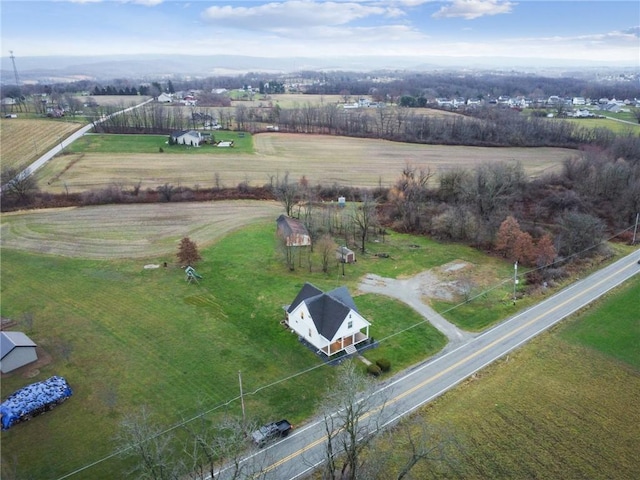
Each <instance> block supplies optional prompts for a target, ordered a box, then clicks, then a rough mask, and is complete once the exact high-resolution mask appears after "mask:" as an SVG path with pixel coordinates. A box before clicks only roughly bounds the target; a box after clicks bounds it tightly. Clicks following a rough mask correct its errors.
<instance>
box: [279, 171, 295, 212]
mask: <svg viewBox="0 0 640 480" xmlns="http://www.w3.org/2000/svg"><path fill="white" fill-rule="evenodd" d="M275 194H276V198H277V199H278V200H279V201H280V202H281V203H282V206H283V207H284V210H285V212H286V214H287V217H290V216H291V215H292V213H293V207H294V205H295V202H296V199H297V196H298V186H297V184H296V183H290V182H289V172H285V174H284V177H283V178H282V180H276V191H275Z"/></svg>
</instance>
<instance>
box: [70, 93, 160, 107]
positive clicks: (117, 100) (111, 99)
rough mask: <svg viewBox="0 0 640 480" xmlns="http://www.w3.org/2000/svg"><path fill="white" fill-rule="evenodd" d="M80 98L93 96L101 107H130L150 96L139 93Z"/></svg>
mask: <svg viewBox="0 0 640 480" xmlns="http://www.w3.org/2000/svg"><path fill="white" fill-rule="evenodd" d="M80 98H81V99H82V100H83V101H87V100H89V98H92V99H93V100H95V101H96V103H97V104H98V105H99V106H101V107H130V106H132V105H138V104H139V103H142V102H144V101H146V100H149V98H150V97H139V96H137V95H88V96H86V97H80Z"/></svg>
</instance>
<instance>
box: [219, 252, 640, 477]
mask: <svg viewBox="0 0 640 480" xmlns="http://www.w3.org/2000/svg"><path fill="white" fill-rule="evenodd" d="M639 261H640V251H636V252H634V253H632V254H630V255H628V256H626V257H624V258H622V259H620V260H618V261H616V262H615V263H613V264H611V265H609V266H607V267H605V268H603V269H602V270H599V271H597V272H595V273H593V274H591V275H589V276H588V277H585V278H583V279H581V280H579V281H577V282H575V283H573V284H572V285H571V286H569V287H567V288H565V289H563V290H562V291H560V292H558V293H556V294H554V295H552V296H549V298H547V299H545V300H544V301H542V302H540V303H539V304H537V305H535V306H533V307H530V308H528V309H526V310H523V311H521V312H519V313H518V314H516V315H514V316H513V317H511V318H509V319H507V320H505V321H503V322H501V323H500V324H498V325H496V326H495V327H493V328H491V329H489V330H487V331H485V332H483V333H482V334H480V335H477V336H475V337H470V338H467V339H466V340H465V341H464V342H463V343H461V344H460V345H459V346H457V347H455V348H454V349H452V350H449V351H445V353H443V354H441V355H438V356H436V357H434V358H431V359H429V360H427V361H425V362H424V363H422V364H419V365H416V366H414V367H413V368H411V369H408V370H407V371H405V372H403V373H402V374H399V375H398V376H396V377H394V378H393V379H391V380H389V381H386V382H384V383H381V385H380V388H379V389H378V390H377V391H376V393H375V394H374V395H373V396H371V397H369V398H368V399H367V401H368V402H370V405H371V410H370V412H371V415H368V416H367V418H366V419H364V418H363V419H362V422H365V424H366V422H374V421H375V423H372V424H371V428H384V427H387V426H389V425H392V424H393V423H395V422H397V421H398V420H399V419H400V418H401V417H403V416H405V415H408V414H410V413H411V412H413V411H415V410H416V409H417V408H419V407H420V406H422V405H424V404H425V403H428V402H430V401H432V400H433V399H435V398H437V397H438V396H440V395H442V394H443V393H445V392H446V391H447V390H450V389H451V388H453V387H455V386H456V385H457V384H459V383H460V382H462V381H464V380H465V379H466V378H469V377H470V376H471V375H473V374H474V373H475V372H477V371H479V370H481V369H482V368H484V367H486V366H487V365H489V364H491V363H493V362H495V361H496V360H498V359H499V358H501V357H503V356H505V355H507V354H508V353H509V352H511V351H513V350H514V349H517V348H518V347H520V346H522V345H523V344H525V343H527V342H528V341H529V340H531V339H532V338H534V337H535V336H537V335H539V334H540V333H542V332H544V331H545V330H547V329H549V328H550V327H552V326H553V325H555V324H557V323H558V322H560V321H562V320H563V319H565V318H566V317H568V316H569V315H571V314H573V313H575V312H576V311H578V310H580V309H581V308H583V307H584V306H585V305H587V304H589V303H590V302H593V301H594V300H596V299H597V298H599V297H600V296H602V295H604V294H605V293H606V292H608V291H609V290H611V289H612V288H615V287H616V286H618V285H620V284H621V283H623V282H624V281H626V280H627V279H629V278H631V277H632V276H633V275H636V274H638V273H640V264H638V262H639ZM639 303H640V300H639ZM325 440H326V432H325V425H324V422H323V421H322V420H321V419H314V420H312V421H310V422H309V423H308V424H306V425H304V426H303V427H302V428H298V429H296V430H294V431H293V433H292V434H290V435H289V436H288V437H287V438H285V439H283V440H281V441H279V442H277V443H274V444H272V445H270V446H268V447H266V448H264V449H262V450H256V451H254V452H252V453H251V454H250V455H248V456H247V457H246V458H244V459H243V460H242V463H241V464H242V465H243V467H244V468H245V469H246V472H249V471H252V472H258V471H259V472H261V473H260V474H259V478H264V479H265V480H293V479H300V478H304V477H306V476H307V475H308V474H309V473H310V472H311V471H313V470H314V469H315V468H317V467H318V466H319V465H321V464H322V462H323V455H324V445H325ZM231 474H232V471H231V470H228V471H224V470H223V471H222V472H220V477H219V478H221V479H224V478H231ZM217 478H218V477H217Z"/></svg>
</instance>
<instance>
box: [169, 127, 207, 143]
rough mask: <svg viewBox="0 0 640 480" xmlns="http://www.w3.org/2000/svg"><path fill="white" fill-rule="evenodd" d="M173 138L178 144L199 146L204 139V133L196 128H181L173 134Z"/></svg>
mask: <svg viewBox="0 0 640 480" xmlns="http://www.w3.org/2000/svg"><path fill="white" fill-rule="evenodd" d="M171 140H172V141H173V143H175V144H177V145H191V146H192V147H199V146H200V142H201V141H202V134H201V133H200V132H198V131H196V130H180V131H178V132H173V133H172V134H171Z"/></svg>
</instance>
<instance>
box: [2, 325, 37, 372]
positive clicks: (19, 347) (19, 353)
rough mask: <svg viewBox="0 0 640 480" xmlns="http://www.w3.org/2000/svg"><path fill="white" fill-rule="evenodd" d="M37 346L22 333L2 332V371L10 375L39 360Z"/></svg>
mask: <svg viewBox="0 0 640 480" xmlns="http://www.w3.org/2000/svg"><path fill="white" fill-rule="evenodd" d="M36 346H37V345H36V344H35V342H34V341H33V340H31V339H30V338H29V337H27V336H26V335H25V334H24V333H22V332H0V371H2V373H9V372H11V371H13V370H15V369H16V368H20V367H22V366H24V365H27V364H28V363H31V362H35V361H36V360H38V354H37V353H36Z"/></svg>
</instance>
